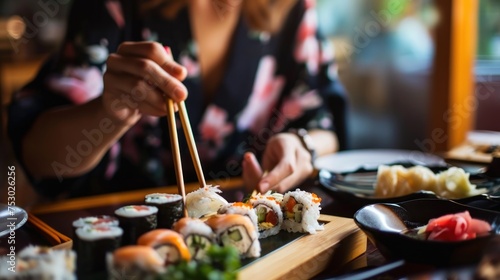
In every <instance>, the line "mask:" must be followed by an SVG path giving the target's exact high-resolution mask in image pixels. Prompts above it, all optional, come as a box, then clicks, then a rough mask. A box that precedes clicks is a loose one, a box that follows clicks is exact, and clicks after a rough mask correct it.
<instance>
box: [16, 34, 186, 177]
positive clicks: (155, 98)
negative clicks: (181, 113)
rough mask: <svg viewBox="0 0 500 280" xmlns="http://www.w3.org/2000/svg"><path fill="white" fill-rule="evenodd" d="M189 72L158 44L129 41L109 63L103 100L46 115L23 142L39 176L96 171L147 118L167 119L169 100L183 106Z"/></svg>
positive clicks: (30, 164) (29, 164) (30, 166)
mask: <svg viewBox="0 0 500 280" xmlns="http://www.w3.org/2000/svg"><path fill="white" fill-rule="evenodd" d="M185 75H186V70H185V69H184V68H183V67H182V66H181V65H179V64H177V63H176V62H174V61H173V59H172V56H171V53H170V51H169V50H168V49H167V50H165V48H164V47H163V46H161V45H160V44H158V43H153V42H137V43H132V42H126V43H123V44H121V45H120V47H119V48H118V51H117V52H116V53H115V54H111V55H110V56H109V58H108V60H107V71H106V73H105V74H104V78H103V80H104V90H103V95H102V96H100V97H98V98H96V99H94V100H92V101H89V102H87V103H84V104H81V105H73V106H67V107H64V108H55V109H51V110H49V111H47V112H44V113H42V114H41V115H40V116H39V118H38V119H37V120H36V121H35V123H34V124H33V127H32V128H31V129H30V130H29V131H28V133H27V134H26V136H25V138H24V140H23V150H24V153H23V157H24V158H23V160H24V162H25V165H26V167H27V168H28V170H29V171H30V172H31V174H32V175H33V176H34V177H54V176H55V177H57V178H58V179H59V180H61V178H62V177H74V176H78V175H81V174H83V173H86V172H88V171H90V170H91V169H92V168H94V167H95V166H96V165H97V163H99V161H100V160H101V159H102V157H103V156H104V154H105V153H106V152H107V151H108V150H109V148H110V147H111V145H113V144H114V143H115V142H116V141H117V140H118V139H119V138H120V137H121V136H122V135H123V134H124V133H125V132H126V131H127V130H128V129H129V128H130V127H131V126H133V125H134V124H135V123H136V122H137V121H138V120H139V118H140V117H141V115H143V114H144V115H155V116H162V115H165V114H166V106H165V98H171V99H173V100H174V101H175V102H180V101H182V100H184V99H186V97H187V90H186V88H185V87H184V85H183V84H182V83H181V82H180V81H179V80H182V79H184V78H185Z"/></svg>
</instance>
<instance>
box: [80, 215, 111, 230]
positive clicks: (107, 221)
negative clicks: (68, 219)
mask: <svg viewBox="0 0 500 280" xmlns="http://www.w3.org/2000/svg"><path fill="white" fill-rule="evenodd" d="M118 225H119V221H118V219H117V218H116V217H113V216H108V215H98V216H88V217H83V218H79V219H77V220H74V221H73V228H74V229H75V230H76V229H77V228H80V227H84V226H115V227H116V226H118Z"/></svg>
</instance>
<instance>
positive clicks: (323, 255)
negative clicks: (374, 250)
mask: <svg viewBox="0 0 500 280" xmlns="http://www.w3.org/2000/svg"><path fill="white" fill-rule="evenodd" d="M319 220H320V222H321V223H324V227H325V229H324V230H323V231H319V232H318V233H316V234H302V235H299V236H297V238H296V239H294V240H292V241H290V242H289V243H287V244H285V245H283V246H280V245H277V246H279V247H278V248H275V249H274V250H272V252H270V253H269V254H266V255H264V256H262V257H260V258H258V259H256V260H255V261H253V262H250V263H249V264H246V265H244V266H243V267H242V268H241V271H240V272H239V275H238V279H241V280H244V279H308V278H311V277H313V276H314V275H317V274H318V273H320V272H322V271H324V270H325V268H326V267H327V266H328V265H330V268H329V269H331V270H334V269H336V268H339V267H340V266H342V265H344V264H346V263H347V262H349V261H351V260H353V259H355V258H356V257H358V256H360V255H361V254H363V253H364V252H365V251H366V243H367V238H366V236H365V234H364V233H363V232H362V231H361V230H360V229H359V228H358V226H356V224H355V223H354V221H353V220H352V219H348V218H342V217H336V216H329V215H321V216H320V219H319ZM263 242H265V241H264V240H263ZM263 242H261V245H262V243H263Z"/></svg>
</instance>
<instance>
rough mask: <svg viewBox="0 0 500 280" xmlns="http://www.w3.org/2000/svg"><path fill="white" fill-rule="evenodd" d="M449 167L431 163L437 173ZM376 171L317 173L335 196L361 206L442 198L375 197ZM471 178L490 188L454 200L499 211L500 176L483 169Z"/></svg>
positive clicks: (422, 195)
mask: <svg viewBox="0 0 500 280" xmlns="http://www.w3.org/2000/svg"><path fill="white" fill-rule="evenodd" d="M405 167H411V166H405ZM447 168H448V167H445V166H434V167H429V169H431V170H432V171H433V172H435V173H437V172H440V171H444V170H446V169H447ZM377 171H378V170H377V169H364V168H362V169H358V170H356V171H353V172H345V173H333V172H331V171H328V170H326V169H322V170H320V171H319V173H318V180H319V183H320V184H321V186H323V187H324V188H325V189H326V190H327V192H328V193H329V194H330V195H331V196H332V197H334V198H337V199H339V200H344V201H348V202H349V203H351V204H353V205H355V206H356V207H358V208H359V207H362V206H365V205H368V204H374V203H398V202H403V201H408V200H414V199H422V198H439V197H438V196H437V195H436V194H435V193H434V192H431V191H417V192H414V193H411V194H408V195H404V196H398V197H391V198H380V197H375V196H374V187H373V186H374V184H375V183H376V180H377ZM469 179H470V182H471V184H474V185H476V186H477V188H486V189H487V192H486V193H485V194H481V195H475V196H471V197H467V198H462V199H455V200H454V201H456V202H459V203H461V204H466V205H469V206H474V207H478V208H483V209H488V210H494V211H500V178H491V177H488V176H486V175H485V174H483V173H477V174H471V175H470V177H469Z"/></svg>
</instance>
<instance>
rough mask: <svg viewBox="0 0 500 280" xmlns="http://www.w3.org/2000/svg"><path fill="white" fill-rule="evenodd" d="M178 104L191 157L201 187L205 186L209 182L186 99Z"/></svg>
mask: <svg viewBox="0 0 500 280" xmlns="http://www.w3.org/2000/svg"><path fill="white" fill-rule="evenodd" d="M178 105H179V115H180V119H181V123H182V129H183V130H184V135H185V136H186V141H187V144H188V147H189V152H190V154H191V159H192V160H193V164H194V168H195V170H196V176H198V182H199V183H200V188H204V187H205V186H206V185H207V184H206V182H205V177H204V176H203V168H202V167H201V162H200V157H199V156H198V150H197V149H196V143H195V141H194V136H193V131H192V130H191V124H190V122H189V116H188V113H187V109H186V104H185V103H184V101H181V102H179V103H178Z"/></svg>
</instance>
